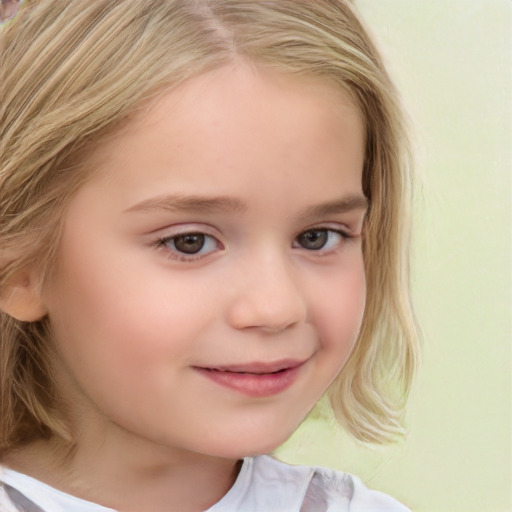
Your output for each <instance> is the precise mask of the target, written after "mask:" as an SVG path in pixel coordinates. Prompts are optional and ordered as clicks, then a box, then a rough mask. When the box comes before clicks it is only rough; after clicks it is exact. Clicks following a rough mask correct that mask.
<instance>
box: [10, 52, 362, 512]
mask: <svg viewBox="0 0 512 512" xmlns="http://www.w3.org/2000/svg"><path fill="white" fill-rule="evenodd" d="M363 147H364V129H363V123H362V120H361V116H360V114H359V113H358V111H357V109H356V107H355V106H354V105H353V103H352V101H351V100H350V99H349V97H348V94H346V93H345V92H344V91H342V90H341V89H340V88H339V87H336V86H334V85H332V84H330V83H327V82H324V81H320V80H318V79H313V78H297V77H291V76H287V75H283V74H279V73H277V72H275V71H269V70H264V69H262V68H258V67H255V66H253V65H250V64H248V63H245V62H236V63H234V64H232V65H230V66H226V67H223V68H220V69H217V70H215V71H211V72H208V73H207V74H204V75H201V76H198V77H195V78H193V79H192V80H190V81H188V82H187V83H185V84H183V85H182V86H180V87H178V88H176V89H174V90H172V91H167V92H165V93H163V94H161V95H160V96H159V97H158V98H157V99H156V100H154V101H153V103H152V104H150V105H148V108H147V109H146V110H145V111H144V112H142V113H140V114H138V116H137V117H135V118H134V119H133V120H131V121H130V123H129V125H128V126H127V127H126V129H124V130H123V131H122V132H120V133H119V134H118V135H117V136H116V137H114V138H112V139H110V140H109V141H108V142H106V143H104V144H103V145H102V146H100V147H99V148H98V149H97V150H96V152H95V154H94V155H92V159H91V162H92V163H93V164H94V166H95V171H96V172H95V173H94V174H93V176H92V177H91V179H90V180H89V181H88V182H87V183H86V184H85V185H84V186H82V188H81V189H80V190H79V191H78V192H77V193H76V195H75V196H74V197H73V198H72V200H71V202H70V206H69V209H68V211H67V213H66V217H65V219H64V231H63V236H62V240H61V247H60V253H59V258H60V261H59V263H58V265H57V270H56V272H55V274H54V275H53V276H52V278H51V280H50V282H49V283H48V285H47V287H46V289H45V290H44V291H43V293H42V295H41V298H40V304H39V307H44V308H45V310H46V311H47V312H48V315H49V318H50V321H51V325H52V329H53V334H54V343H55V345H56V347H57V350H58V353H59V361H58V362H57V364H56V367H55V372H56V375H57V379H58V382H59V387H60V390H61V391H62V393H63V397H64V400H65V402H66V403H67V408H68V410H69V415H70V418H71V419H72V422H73V425H74V427H75V428H76V430H77V431H78V444H77V449H76V451H75V452H74V455H73V456H72V457H70V458H68V459H66V460H65V461H63V460H61V459H59V458H57V457H55V454H56V453H59V450H60V446H59V443H58V442H57V441H55V440H54V441H52V442H41V443H36V444H34V445H32V446H29V447H27V448H25V450H21V451H20V452H18V453H17V454H15V455H13V456H11V458H10V460H9V461H8V462H9V464H10V465H11V466H12V467H15V468H17V469H19V470H23V471H24V472H26V473H28V474H31V475H32V476H35V477H36V478H39V479H41V480H43V481H45V482H47V483H49V484H50V485H54V486H56V487H58V488H60V489H62V490H64V491H66V492H69V493H72V494H74V495H77V496H79V497H81V498H83V499H87V500H90V501H94V502H97V503H100V504H102V505H105V506H109V507H112V508H115V509H120V510H123V511H126V512H131V511H134V512H135V511H141V510H152V511H154V512H159V511H163V510H166V511H170V510H179V511H192V510H204V509H205V508H207V507H209V506H211V505H213V504H214V503H216V502H217V501H218V500H219V499H220V498H221V497H222V496H223V495H224V494H225V493H226V492H227V490H228V489H229V488H230V486H231V485H232V484H233V481H234V479H235V477H236V473H237V470H238V467H239V464H238V461H239V460H240V459H241V458H242V457H244V456H247V455H253V454H261V453H268V452H270V451H271V450H272V449H274V448H276V447H277V446H278V445H279V444H281V443H282V442H283V441H284V440H286V439H287V438H288V437H289V436H290V434H291V433H292V432H293V431H294V430H295V429H296V428H297V426H298V425H299V423H300V422H301V421H302V420H303V419H304V417H305V416H306V414H307V413H308V411H310V409H311V408H312V407H313V406H314V404H315V403H316V402H317V400H318V399H319V398H320V396H321V395H322V394H323V393H324V391H325V390H326V389H327V387H328V386H329V384H330V383H331V382H332V381H333V379H334V378H335V377H336V376H337V375H338V374H339V372H340V370H341V369H342V367H343V365H344V364H345V362H346V361H347V358H348V357H349V355H350V353H351V350H352V349H353V346H354V343H355V339H356V337H357V333H358V331H359V328H360V324H361V319H362V315H363V311H364V304H365V276H364V268H363V257H362V252H361V234H362V229H363V222H364V214H365V200H364V197H363V193H362V186H361V175H362V167H363ZM177 195H178V196H179V199H180V200H179V201H177V200H176V196H177ZM167 196H173V197H172V198H169V197H167ZM189 196H201V198H202V202H201V201H197V200H195V202H194V204H191V202H190V201H187V200H186V198H188V197H189ZM212 197H216V198H217V197H222V198H226V197H228V198H230V200H229V201H228V202H227V204H225V203H226V202H225V201H224V203H222V204H217V203H215V204H211V202H209V203H205V202H204V199H205V198H208V199H211V198H212ZM184 198H185V200H184ZM196 199H197V198H196ZM332 203H335V206H332ZM326 204H331V207H330V208H325V207H324V208H319V206H320V205H326ZM313 229H316V230H317V231H316V232H312V231H311V230H313ZM319 229H320V231H318V230H319ZM322 230H323V231H322ZM336 230H341V231H342V232H343V233H344V235H343V236H342V235H340V234H339V233H337V232H336ZM183 233H206V234H207V235H208V237H207V238H206V243H205V245H204V246H203V247H202V248H201V249H200V251H199V253H198V254H195V255H186V254H185V255H184V254H183V252H181V253H180V252H179V250H178V249H177V248H180V247H183V239H176V238H174V239H172V237H176V236H178V235H180V234H183ZM303 233H309V237H310V238H309V239H308V238H307V236H306V237H304V236H302V237H301V234H303ZM315 237H316V238H315ZM319 237H320V241H322V240H324V239H325V240H326V244H325V245H324V246H323V247H321V248H320V249H313V246H314V243H313V242H312V241H311V240H313V241H315V240H316V242H318V240H319ZM322 237H323V238H322ZM316 242H315V243H316ZM180 244H181V245H180ZM186 247H188V246H186ZM282 360H287V361H289V360H294V361H299V362H303V364H302V365H301V366H300V368H299V370H298V372H297V373H296V375H295V378H294V379H293V382H292V383H291V385H290V386H289V387H287V388H286V389H284V390H283V391H281V392H277V393H275V394H271V395H270V396H248V395H247V394H246V393H243V392H240V391H238V390H235V389H231V388H227V387H225V386H222V385H219V384H218V383H217V382H214V381H212V380H211V379H210V378H208V377H206V376H205V375H204V373H201V372H200V371H198V370H197V368H198V367H200V368H205V367H208V368H212V367H218V366H222V365H240V364H242V365H243V364H249V363H253V362H263V363H272V362H275V361H282ZM256 388H257V385H256ZM34 461H40V462H39V463H36V464H34ZM41 461H42V462H41ZM198 489H200V490H201V492H198ZM170 507H171V508H170ZM172 507H174V508H172Z"/></svg>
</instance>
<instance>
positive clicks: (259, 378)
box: [196, 365, 303, 397]
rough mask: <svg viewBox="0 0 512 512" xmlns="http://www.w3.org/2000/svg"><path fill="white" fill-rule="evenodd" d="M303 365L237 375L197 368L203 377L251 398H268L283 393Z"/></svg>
mask: <svg viewBox="0 0 512 512" xmlns="http://www.w3.org/2000/svg"><path fill="white" fill-rule="evenodd" d="M302 366H303V365H299V366H295V367H293V368H287V369H286V370H282V371H280V372H276V373H261V374H259V373H236V372H223V371H219V370H210V369H207V368H196V370H197V371H198V372H199V373H200V374H201V375H203V376H205V377H207V378H208V379H210V380H212V381H213V382H215V383H217V384H220V385H221V386H224V387H227V388H231V389H233V390H235V391H238V392H240V393H243V394H244V395H247V396H251V397H268V396H273V395H277V394H279V393H282V392H283V391H285V390H286V389H288V388H289V387H290V386H291V385H292V384H293V383H294V382H295V380H296V378H297V375H298V374H299V372H300V369H301V368H302Z"/></svg>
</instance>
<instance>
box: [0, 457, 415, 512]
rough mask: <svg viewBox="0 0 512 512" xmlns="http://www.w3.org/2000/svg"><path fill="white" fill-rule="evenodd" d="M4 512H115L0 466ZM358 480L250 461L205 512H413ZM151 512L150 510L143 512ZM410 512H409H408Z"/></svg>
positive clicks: (0, 506) (314, 469)
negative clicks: (228, 487) (225, 492)
mask: <svg viewBox="0 0 512 512" xmlns="http://www.w3.org/2000/svg"><path fill="white" fill-rule="evenodd" d="M0 511H1V512H116V511H115V510H113V509H111V508H106V507H102V506H101V505H96V504H95V503H91V502H89V501H85V500H81V499H79V498H76V497H74V496H71V495H70V494H66V493H64V492H62V491H59V490H57V489H54V488H53V487H50V486H49V485H46V484H44V483H42V482H40V481H39V480H36V479H34V478H31V477H29V476H27V475H24V474H21V473H18V472H16V471H13V470H10V469H8V468H5V467H2V466H0ZM408 511H409V509H408V508H407V507H405V506H404V505H402V504H400V503H399V502H398V501H396V500H395V499H393V498H391V497H390V496H388V495H386V494H383V493H381V492H378V491H372V490H370V489H368V488H366V487H365V486H364V484H363V483H362V482H361V480H359V478H357V477H354V476H352V475H349V474H347V473H342V472H339V471H334V470H332V469H327V468H319V467H310V466H290V465H288V464H285V463H283V462H279V461H277V460H276V459H273V458H272V457H269V456H266V455H262V456H259V457H247V458H246V459H244V463H243V465H242V468H241V470H240V473H239V475H238V478H237V480H236V482H235V483H234V485H233V487H232V488H231V489H230V490H229V492H228V493H227V494H226V495H225V496H224V497H223V498H222V499H221V500H220V501H219V502H218V503H217V504H216V505H214V506H213V507H211V508H209V509H208V510H207V511H205V512H408ZM141 512H151V511H141ZM409 512H410V511H409Z"/></svg>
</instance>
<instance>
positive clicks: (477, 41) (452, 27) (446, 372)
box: [278, 0, 512, 512]
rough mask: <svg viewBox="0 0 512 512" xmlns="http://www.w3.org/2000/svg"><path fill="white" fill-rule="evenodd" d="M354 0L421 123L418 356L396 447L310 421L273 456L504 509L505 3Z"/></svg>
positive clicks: (508, 112) (510, 109)
mask: <svg viewBox="0 0 512 512" xmlns="http://www.w3.org/2000/svg"><path fill="white" fill-rule="evenodd" d="M356 4H357V5H359V7H360V10H361V11H362V13H363V15H364V17H365V18H366V20H367V22H368V24H369V25H370V27H371V29H372V30H373V32H374V33H375V35H376V37H377V39H378V40H379V41H380V42H381V46H382V48H383V50H384V53H385V55H386V56H387V60H388V61H389V63H390V65H391V70H392V72H393V74H394V76H395V77H396V80H397V82H398V84H399V87H400V89H401V90H402V92H403V96H404V98H405V101H406V103H407V105H408V109H409V111H410V112H411V116H412V118H413V120H414V123H415V125H416V129H417V132H418V141H419V150H420V151H419V155H420V170H421V172H422V174H423V181H424V183H423V192H422V200H421V201H418V213H417V221H416V235H415V236H416V239H415V246H414V279H413V293H414V298H415V304H416V310H417V315H418V318H419V321H420V324H421V327H422V329H423V332H424V336H425V341H424V361H423V366H422V369H421V373H420V375H419V377H418V379H417V383H416V386H415V388H414V390H413V394H412V398H411V401H410V407H409V412H408V415H407V424H408V427H409V434H408V437H407V438H406V440H405V442H404V443H403V445H401V446H395V447H392V448H386V449H380V450H377V451H371V450H369V449H366V448H361V447H358V446H356V445H355V444H354V443H353V442H352V441H351V440H350V439H348V438H347V437H346V436H343V435H338V434H337V433H336V432H335V430H334V429H333V427H332V426H331V425H330V423H329V421H328V420H327V419H325V418H324V419H322V418H320V419H318V418H317V419H312V420H309V421H307V422H306V423H305V424H304V425H303V427H302V428H301V429H300V430H299V432H298V433H297V434H296V435H295V436H294V437H293V438H292V439H291V441H290V442H289V443H288V444H287V445H285V447H284V448H283V449H281V450H280V451H279V452H278V455H279V456H280V457H281V458H284V459H285V460H288V461H291V462H300V463H309V464H311V463H313V464H321V465H327V466H332V467H336V468H339V469H344V470H347V471H350V472H353V473H356V474H358V475H359V476H360V477H362V478H363V479H364V480H365V481H366V482H367V484H369V485H370V486H372V487H374V488H378V489H381V490H384V491H386V492H388V493H390V494H392V495H394V496H395V497H397V498H398V499H400V500H401V501H403V502H404V503H406V504H408V505H409V506H410V507H412V508H413V509H414V510H415V511H417V512H427V511H428V512H445V511H446V512H462V511H464V512H476V511H485V512H498V511H512V495H511V494H512V493H511V487H512V483H511V482H512V474H511V460H512V449H511V437H512V436H511V412H512V407H511V402H512V393H511V389H512V378H511V338H512V327H511V318H512V300H511V289H512V278H511V266H512V263H511V262H512V254H511V233H512V232H511V220H512V205H511V202H512V201H511V197H512V192H511V173H512V171H511V170H512V127H511V120H512V101H511V94H512V58H511V47H512V38H511V33H512V2H511V0H358V1H357V2H356Z"/></svg>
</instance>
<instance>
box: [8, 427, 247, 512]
mask: <svg viewBox="0 0 512 512" xmlns="http://www.w3.org/2000/svg"><path fill="white" fill-rule="evenodd" d="M112 434H113V433H112ZM90 437H91V436H89V438H88V439H87V440H85V439H80V441H79V442H78V443H77V445H76V447H75V449H74V450H73V451H71V452H70V451H69V449H68V448H67V447H65V446H64V445H63V444H62V443H60V442H59V441H58V440H56V439H52V440H50V441H39V442H35V443H32V444H30V445H27V446H24V447H23V448H20V449H18V450H16V451H14V452H12V453H10V454H8V455H7V456H6V457H5V459H4V463H5V464H6V465H7V466H9V467H11V468H12V469H14V470H17V471H20V472H22V473H25V474H27V475H29V476H32V477H34V478H36V479H38V480H40V481H42V482H44V483H46V484H48V485H51V486H52V487H55V488H57V489H59V490H61V491H63V492H66V493H68V494H71V495H73V496H76V497H78V498H81V499H84V500H87V501H91V502H93V503H97V504H100V505H103V506H105V507H109V508H113V509H116V510H123V511H124V512H140V511H141V510H151V511H153V512H164V511H165V512H173V511H180V512H196V511H201V510H206V509H208V508H209V507H211V506H212V505H214V504H215V503H217V502H218V501H219V500H220V499H221V498H222V497H223V496H224V495H225V494H226V492H227V491H228V490H229V489H230V488H231V486H232V485H233V483H234V481H235V479H236V476H237V474H238V472H239V470H240V466H241V461H237V460H232V459H224V458H219V457H213V456H208V455H203V454H198V453H194V452H189V451H186V450H176V449H170V448H168V447H165V446H156V445H154V444H153V443H149V442H144V441H143V440H138V441H135V442H134V440H133V438H132V439H128V438H129V437H130V433H128V432H119V431H118V432H115V435H109V433H103V435H102V436H98V437H97V438H96V439H94V438H92V439H91V438H90ZM127 441H129V443H128V444H127Z"/></svg>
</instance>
